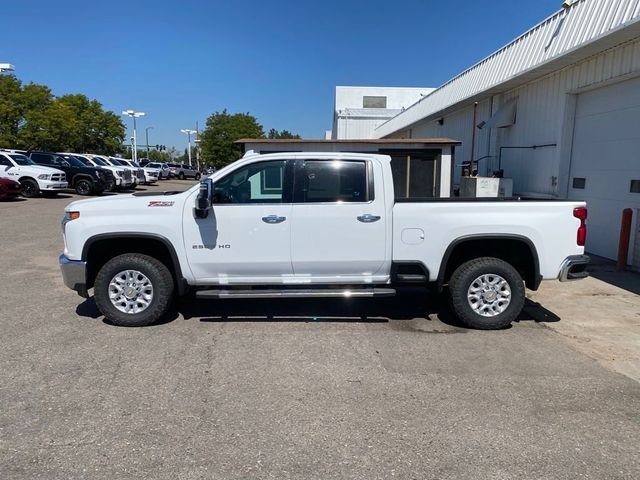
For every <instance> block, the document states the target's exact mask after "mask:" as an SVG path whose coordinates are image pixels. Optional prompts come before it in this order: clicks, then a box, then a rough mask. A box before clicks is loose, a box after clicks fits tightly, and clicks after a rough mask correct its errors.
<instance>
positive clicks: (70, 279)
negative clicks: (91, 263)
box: [58, 255, 89, 298]
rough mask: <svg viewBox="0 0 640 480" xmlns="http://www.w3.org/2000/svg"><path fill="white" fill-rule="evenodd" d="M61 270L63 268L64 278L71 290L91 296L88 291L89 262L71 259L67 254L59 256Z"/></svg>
mask: <svg viewBox="0 0 640 480" xmlns="http://www.w3.org/2000/svg"><path fill="white" fill-rule="evenodd" d="M58 263H59V264H60V270H62V280H63V281H64V284H65V285H66V286H67V287H69V288H70V289H71V290H75V291H76V292H78V295H80V296H81V297H84V298H89V294H88V292H87V262H83V261H82V260H71V259H69V258H67V257H66V256H65V255H60V257H58Z"/></svg>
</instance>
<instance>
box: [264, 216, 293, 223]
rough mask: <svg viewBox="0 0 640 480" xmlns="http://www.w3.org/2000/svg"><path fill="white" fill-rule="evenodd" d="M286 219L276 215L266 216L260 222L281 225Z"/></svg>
mask: <svg viewBox="0 0 640 480" xmlns="http://www.w3.org/2000/svg"><path fill="white" fill-rule="evenodd" d="M286 219H287V217H280V216H278V215H267V216H266V217H262V221H263V222H264V223H282V222H284V221H285V220H286Z"/></svg>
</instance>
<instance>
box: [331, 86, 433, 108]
mask: <svg viewBox="0 0 640 480" xmlns="http://www.w3.org/2000/svg"><path fill="white" fill-rule="evenodd" d="M433 90H434V89H433V88H414V87H342V86H338V87H336V100H335V109H336V111H337V110H342V109H345V108H362V97H363V96H365V95H366V96H374V97H387V108H388V109H398V110H399V109H401V108H403V107H404V108H406V107H408V106H410V105H413V104H414V103H416V102H417V101H418V100H420V99H421V98H422V97H423V96H424V95H427V94H429V93H431V92H432V91H433Z"/></svg>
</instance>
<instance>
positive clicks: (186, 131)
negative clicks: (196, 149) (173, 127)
mask: <svg viewBox="0 0 640 480" xmlns="http://www.w3.org/2000/svg"><path fill="white" fill-rule="evenodd" d="M180 131H181V132H182V133H184V134H185V135H186V136H187V138H188V143H189V166H191V135H193V134H194V133H196V131H195V130H189V129H188V128H183V129H182V130H180Z"/></svg>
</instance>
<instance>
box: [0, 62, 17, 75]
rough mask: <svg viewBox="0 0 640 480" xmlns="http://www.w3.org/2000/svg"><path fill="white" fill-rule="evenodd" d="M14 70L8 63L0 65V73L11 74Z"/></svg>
mask: <svg viewBox="0 0 640 480" xmlns="http://www.w3.org/2000/svg"><path fill="white" fill-rule="evenodd" d="M15 69H16V67H14V66H13V65H11V64H10V63H0V73H4V72H13V71H14V70H15Z"/></svg>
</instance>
